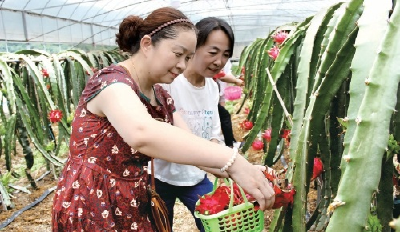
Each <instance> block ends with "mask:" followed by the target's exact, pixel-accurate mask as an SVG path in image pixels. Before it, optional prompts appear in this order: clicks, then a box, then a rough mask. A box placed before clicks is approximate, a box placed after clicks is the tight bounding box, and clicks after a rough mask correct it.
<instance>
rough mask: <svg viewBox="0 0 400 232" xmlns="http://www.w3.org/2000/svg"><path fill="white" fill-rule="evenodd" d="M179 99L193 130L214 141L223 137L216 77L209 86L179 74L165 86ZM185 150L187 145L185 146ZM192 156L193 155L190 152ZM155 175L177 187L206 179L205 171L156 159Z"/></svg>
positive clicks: (179, 108) (178, 105)
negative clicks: (194, 83)
mask: <svg viewBox="0 0 400 232" xmlns="http://www.w3.org/2000/svg"><path fill="white" fill-rule="evenodd" d="M161 86H162V87H163V88H164V89H165V90H167V91H168V93H169V94H170V95H171V97H172V99H174V102H175V108H176V112H179V113H180V115H181V116H182V118H183V119H184V120H185V122H186V124H187V125H188V127H189V128H190V129H191V131H192V133H193V134H195V135H197V136H199V137H202V138H205V139H207V140H210V139H212V138H215V139H218V140H219V141H221V139H220V131H221V123H220V121H219V114H218V99H219V94H218V86H217V83H215V82H214V81H213V79H212V78H206V81H205V86H203V87H196V86H193V85H192V84H190V82H189V81H188V80H187V79H186V78H185V77H184V76H183V74H181V75H179V76H178V77H177V78H176V79H175V80H174V81H173V82H172V83H171V84H169V85H167V84H163V85H161ZM181 149H183V150H184V149H185V146H184V144H182V148H181ZM187 155H190V154H187ZM154 165H155V166H154V167H155V170H156V172H155V175H154V176H155V177H156V178H157V179H159V180H161V181H163V182H167V183H169V184H171V185H176V186H193V185H196V184H198V183H199V182H200V181H202V180H203V179H204V176H205V174H206V172H205V171H203V170H201V169H199V168H197V167H195V166H192V165H182V164H177V163H170V162H167V161H165V160H161V159H154Z"/></svg>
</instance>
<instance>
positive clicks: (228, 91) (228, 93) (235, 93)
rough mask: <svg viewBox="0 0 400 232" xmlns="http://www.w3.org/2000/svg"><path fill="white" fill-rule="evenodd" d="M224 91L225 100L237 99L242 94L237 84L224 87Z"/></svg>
mask: <svg viewBox="0 0 400 232" xmlns="http://www.w3.org/2000/svg"><path fill="white" fill-rule="evenodd" d="M224 93H225V98H226V99H227V100H230V101H233V100H237V99H239V98H240V96H241V95H242V88H241V87H239V86H228V87H226V88H225V91H224Z"/></svg>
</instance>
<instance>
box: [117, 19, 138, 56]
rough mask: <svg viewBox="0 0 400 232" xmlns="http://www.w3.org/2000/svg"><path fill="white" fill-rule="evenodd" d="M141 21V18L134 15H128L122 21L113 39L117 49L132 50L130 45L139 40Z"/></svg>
mask: <svg viewBox="0 0 400 232" xmlns="http://www.w3.org/2000/svg"><path fill="white" fill-rule="evenodd" d="M142 23H143V19H142V18H140V17H138V16H135V15H131V16H128V17H126V18H125V19H124V20H123V21H122V23H121V24H120V25H119V33H118V34H116V39H115V42H116V43H117V44H118V47H119V49H121V50H122V51H125V52H132V46H133V45H135V44H136V43H137V42H138V41H137V40H139V34H140V26H141V25H142Z"/></svg>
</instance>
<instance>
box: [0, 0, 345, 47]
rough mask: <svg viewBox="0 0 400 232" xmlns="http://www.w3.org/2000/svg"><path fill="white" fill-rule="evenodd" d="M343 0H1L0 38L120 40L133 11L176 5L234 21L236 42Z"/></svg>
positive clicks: (194, 14) (196, 14)
mask: <svg viewBox="0 0 400 232" xmlns="http://www.w3.org/2000/svg"><path fill="white" fill-rule="evenodd" d="M336 2H339V1H338V0H142V1H133V0H114V1H111V0H0V17H1V18H0V20H1V23H0V41H6V42H10V41H19V42H43V43H70V44H82V43H85V44H86V43H87V44H92V45H93V44H97V45H115V33H116V31H117V28H118V25H119V23H120V22H121V21H122V19H123V18H124V17H126V16H128V15H130V14H135V15H140V16H142V17H145V16H147V15H148V14H149V13H150V12H151V11H153V10H154V9H156V8H159V7H162V6H173V7H176V8H178V9H179V10H181V11H182V12H183V13H185V14H186V15H187V16H188V17H189V18H190V19H191V20H192V21H193V22H194V23H195V22H197V21H199V20H200V19H201V18H204V17H208V16H215V17H221V18H223V19H225V20H227V21H228V23H230V25H231V26H232V28H233V30H234V33H235V37H236V38H235V39H236V46H237V45H243V46H244V45H247V44H249V43H251V42H252V41H254V40H255V38H257V37H266V36H267V35H268V34H269V32H270V31H271V30H274V29H275V28H277V27H278V26H282V25H284V24H288V23H291V22H300V21H303V20H304V19H305V18H306V17H308V16H311V15H314V14H315V13H316V12H317V11H319V10H321V9H323V8H325V7H328V6H330V5H333V4H335V3H336Z"/></svg>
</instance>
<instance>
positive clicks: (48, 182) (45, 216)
mask: <svg viewBox="0 0 400 232" xmlns="http://www.w3.org/2000/svg"><path fill="white" fill-rule="evenodd" d="M245 118H246V115H245V114H243V113H240V114H234V115H232V122H233V130H234V135H235V138H236V140H237V141H242V140H243V139H242V137H243V135H244V134H245V133H246V132H245V131H243V130H242V129H241V128H240V125H239V123H240V122H242V121H243V120H244V119H245ZM286 154H287V152H286ZM262 155H263V153H262V152H259V151H255V150H252V148H250V149H249V152H248V159H249V161H250V162H252V163H257V164H261V158H262ZM286 158H287V157H286ZM12 160H13V163H14V164H15V165H18V163H20V165H21V163H22V164H23V163H24V162H25V161H24V159H23V154H22V149H21V148H20V147H17V154H16V157H13V158H12ZM4 162H5V161H4V156H3V157H1V158H0V172H1V173H2V174H4V173H5V170H6V168H5V164H4ZM15 165H14V166H15ZM273 168H274V169H276V170H280V169H282V165H281V164H280V163H279V162H278V163H277V164H276V165H274V167H273ZM45 172H46V168H45V167H42V168H39V169H37V170H36V171H34V172H32V176H33V178H35V179H36V178H38V177H39V176H41V175H42V174H43V173H45ZM210 178H213V177H212V176H211V175H210ZM14 184H15V185H19V186H27V185H28V181H27V179H26V178H20V179H19V180H18V182H17V183H14ZM37 184H38V189H37V190H32V189H30V191H31V194H27V193H24V192H18V193H13V194H12V201H13V203H14V204H15V208H14V209H11V210H8V211H1V209H0V224H1V223H2V222H4V221H5V220H6V219H8V218H10V217H11V215H12V214H13V213H15V212H16V211H18V210H20V209H22V208H23V207H25V206H26V205H28V204H30V203H31V202H33V201H34V200H35V199H37V198H38V197H40V196H41V195H42V194H43V192H45V191H46V190H48V189H50V188H52V187H54V186H56V185H57V181H56V180H55V179H54V177H53V176H52V175H47V176H45V177H44V178H43V179H42V180H41V181H39V182H37ZM53 196H54V192H53V193H51V194H49V195H48V196H47V197H46V198H45V199H44V200H43V201H42V202H40V203H39V204H37V205H36V206H34V207H32V208H31V209H29V210H26V211H24V212H23V213H22V214H20V215H19V216H18V217H17V218H16V219H15V220H14V221H13V222H11V224H9V225H8V226H7V227H5V228H4V229H3V230H1V231H16V232H30V231H32V232H33V231H40V232H47V231H51V226H50V222H51V208H52V200H53ZM315 199H316V193H315V191H311V192H310V194H309V202H310V204H309V207H310V208H309V209H310V210H311V211H313V208H314V207H315ZM174 211H175V215H174V225H173V230H174V231H175V232H195V231H198V230H197V228H196V225H195V223H194V219H193V217H192V215H191V214H190V212H189V211H188V210H187V209H186V207H185V206H183V204H182V203H180V202H177V203H176V205H175V209H174ZM272 215H273V210H269V211H265V230H264V231H268V226H269V224H270V222H271V220H272Z"/></svg>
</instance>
